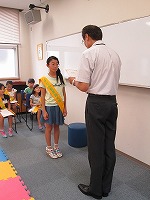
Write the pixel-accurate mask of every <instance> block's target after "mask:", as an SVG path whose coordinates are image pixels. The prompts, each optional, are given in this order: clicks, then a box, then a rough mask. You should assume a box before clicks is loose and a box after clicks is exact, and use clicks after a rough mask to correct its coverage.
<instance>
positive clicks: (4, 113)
mask: <svg viewBox="0 0 150 200" xmlns="http://www.w3.org/2000/svg"><path fill="white" fill-rule="evenodd" d="M0 114H1V115H2V116H3V117H8V116H10V115H14V114H13V112H11V111H9V110H8V109H7V108H6V109H3V110H0Z"/></svg>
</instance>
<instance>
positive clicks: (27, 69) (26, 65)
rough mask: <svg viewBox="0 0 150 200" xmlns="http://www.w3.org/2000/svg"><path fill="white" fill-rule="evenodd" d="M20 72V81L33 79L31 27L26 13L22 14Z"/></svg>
mask: <svg viewBox="0 0 150 200" xmlns="http://www.w3.org/2000/svg"><path fill="white" fill-rule="evenodd" d="M19 16H20V43H21V45H19V71H20V80H22V81H27V80H28V78H30V77H32V74H33V73H32V65H31V49H30V34H29V26H28V25H27V24H26V22H25V18H24V13H20V14H19Z"/></svg>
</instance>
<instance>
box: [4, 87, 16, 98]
mask: <svg viewBox="0 0 150 200" xmlns="http://www.w3.org/2000/svg"><path fill="white" fill-rule="evenodd" d="M4 94H6V95H9V97H10V101H14V100H15V99H14V97H12V96H10V94H9V92H8V90H7V89H6V88H5V92H4Z"/></svg>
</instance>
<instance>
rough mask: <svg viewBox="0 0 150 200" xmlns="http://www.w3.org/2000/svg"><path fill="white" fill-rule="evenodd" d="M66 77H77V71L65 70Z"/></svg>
mask: <svg viewBox="0 0 150 200" xmlns="http://www.w3.org/2000/svg"><path fill="white" fill-rule="evenodd" d="M65 71H66V73H67V75H68V77H76V76H77V72H78V70H77V69H65Z"/></svg>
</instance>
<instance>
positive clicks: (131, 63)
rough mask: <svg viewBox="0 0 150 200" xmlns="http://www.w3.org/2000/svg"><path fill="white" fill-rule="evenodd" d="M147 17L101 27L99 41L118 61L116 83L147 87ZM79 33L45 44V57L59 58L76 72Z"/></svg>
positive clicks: (80, 47) (149, 19)
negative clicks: (113, 51)
mask: <svg viewBox="0 0 150 200" xmlns="http://www.w3.org/2000/svg"><path fill="white" fill-rule="evenodd" d="M148 22H149V23H150V17H144V18H140V19H135V20H130V21H127V22H122V23H118V24H113V25H109V26H105V27H101V29H102V31H103V42H104V43H105V44H106V45H107V46H109V47H110V48H112V49H114V50H115V51H116V52H117V53H118V54H119V56H120V58H121V61H122V67H121V76H120V84H124V85H129V86H137V87H150V25H148V24H149V23H148ZM85 49H86V48H85V47H84V45H83V44H82V36H81V33H76V34H73V35H69V36H65V37H62V38H58V39H54V40H50V41H47V56H51V55H55V56H57V57H58V58H59V61H60V68H61V71H62V73H65V72H64V71H65V70H64V69H65V68H73V69H77V68H78V66H79V62H80V58H81V55H82V52H83V51H84V50H85Z"/></svg>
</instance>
